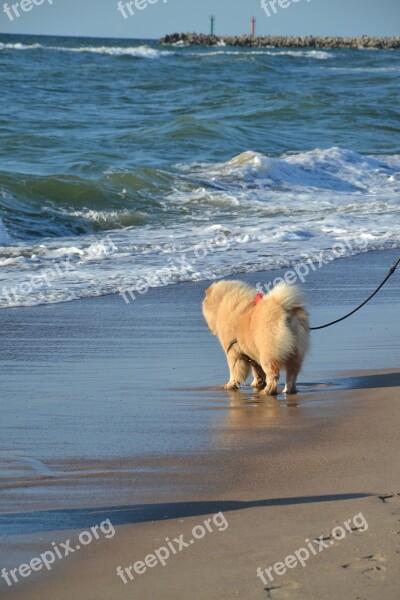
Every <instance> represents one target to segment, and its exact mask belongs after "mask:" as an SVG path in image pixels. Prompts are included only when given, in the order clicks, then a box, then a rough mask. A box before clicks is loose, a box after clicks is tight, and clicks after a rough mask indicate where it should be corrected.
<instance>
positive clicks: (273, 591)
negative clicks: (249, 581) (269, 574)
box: [264, 582, 300, 600]
mask: <svg viewBox="0 0 400 600" xmlns="http://www.w3.org/2000/svg"><path fill="white" fill-rule="evenodd" d="M299 587H300V586H299V584H298V583H295V582H289V583H281V584H280V583H277V584H276V585H271V586H269V587H266V588H264V589H265V591H266V592H267V596H268V598H271V599H272V600H285V598H290V592H291V591H293V590H296V589H297V588H299Z"/></svg>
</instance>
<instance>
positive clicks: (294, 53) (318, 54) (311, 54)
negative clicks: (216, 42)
mask: <svg viewBox="0 0 400 600" xmlns="http://www.w3.org/2000/svg"><path fill="white" fill-rule="evenodd" d="M186 55H187V56H198V57H200V58H201V57H203V56H205V57H208V56H221V55H229V56H290V57H294V58H313V59H316V60H327V59H329V58H332V56H333V55H332V54H330V53H329V52H325V51H323V50H242V49H240V50H209V51H203V50H199V51H198V52H190V53H187V54H186Z"/></svg>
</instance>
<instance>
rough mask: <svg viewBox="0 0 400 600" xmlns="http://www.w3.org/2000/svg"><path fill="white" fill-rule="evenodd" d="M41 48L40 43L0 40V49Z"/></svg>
mask: <svg viewBox="0 0 400 600" xmlns="http://www.w3.org/2000/svg"><path fill="white" fill-rule="evenodd" d="M38 48H43V46H42V45H41V44H20V43H17V44H3V43H2V42H0V50H37V49H38Z"/></svg>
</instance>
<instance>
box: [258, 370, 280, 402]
mask: <svg viewBox="0 0 400 600" xmlns="http://www.w3.org/2000/svg"><path fill="white" fill-rule="evenodd" d="M261 367H262V368H263V370H264V371H265V373H266V375H267V385H266V386H265V388H264V389H263V390H262V392H261V393H262V394H265V395H266V396H276V395H277V393H278V383H279V370H280V366H279V365H278V364H277V363H274V362H267V363H263V362H262V363H261Z"/></svg>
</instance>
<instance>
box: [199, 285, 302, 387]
mask: <svg viewBox="0 0 400 600" xmlns="http://www.w3.org/2000/svg"><path fill="white" fill-rule="evenodd" d="M203 315H204V318H205V320H206V322H207V325H208V327H209V328H210V330H211V333H213V334H214V335H216V336H217V337H218V339H219V341H220V343H221V345H222V348H223V349H224V351H225V354H226V358H227V361H228V366H229V373H230V376H229V381H228V383H227V384H226V385H224V386H223V388H224V389H226V390H234V389H238V388H239V386H240V385H241V384H242V383H243V382H244V381H246V379H247V377H248V376H249V374H250V370H252V371H253V375H254V381H253V383H252V384H251V385H252V386H253V387H255V388H258V389H259V390H262V392H261V393H263V394H266V395H271V396H274V395H276V394H277V393H278V383H279V373H280V370H281V369H284V370H285V371H286V386H285V388H284V390H283V392H284V393H286V394H295V393H296V391H297V390H296V379H297V376H298V374H299V372H300V369H301V365H302V362H303V359H304V356H305V354H306V352H307V349H308V345H309V322H308V313H307V311H306V310H305V308H304V299H303V297H302V294H301V292H300V290H299V288H298V287H296V286H294V285H289V284H287V283H285V282H282V283H279V284H278V285H276V286H275V287H274V288H273V289H272V290H271V291H270V292H269V293H268V294H266V295H265V296H263V295H262V294H257V292H256V290H254V288H252V287H250V286H249V285H247V284H246V283H243V282H241V281H225V280H224V281H218V282H217V283H213V284H212V285H211V286H210V287H209V288H208V289H207V290H206V297H205V299H204V301H203Z"/></svg>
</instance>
